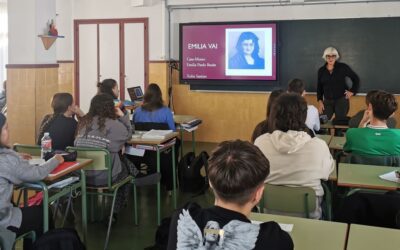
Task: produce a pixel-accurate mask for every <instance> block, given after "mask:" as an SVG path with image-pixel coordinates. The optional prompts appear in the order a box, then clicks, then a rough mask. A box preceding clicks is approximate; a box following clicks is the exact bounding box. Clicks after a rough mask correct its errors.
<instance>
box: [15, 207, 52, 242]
mask: <svg viewBox="0 0 400 250" xmlns="http://www.w3.org/2000/svg"><path fill="white" fill-rule="evenodd" d="M21 211H22V222H21V226H20V227H19V228H16V227H13V226H9V227H8V228H7V229H8V230H10V231H13V232H14V233H16V235H17V237H18V236H20V235H23V234H25V233H27V232H29V231H35V233H36V239H39V238H40V236H42V234H43V205H40V206H31V207H22V208H21ZM52 228H54V224H53V216H52V214H51V211H50V210H49V229H52ZM31 249H33V243H32V240H31V239H24V250H31Z"/></svg>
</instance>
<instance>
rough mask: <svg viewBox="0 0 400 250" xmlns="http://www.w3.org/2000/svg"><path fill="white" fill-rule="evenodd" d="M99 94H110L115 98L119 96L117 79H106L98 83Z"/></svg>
mask: <svg viewBox="0 0 400 250" xmlns="http://www.w3.org/2000/svg"><path fill="white" fill-rule="evenodd" d="M97 94H109V95H111V96H112V97H113V98H114V99H118V97H119V88H118V84H117V81H115V80H114V79H111V78H110V79H104V80H103V81H101V82H99V83H98V84H97Z"/></svg>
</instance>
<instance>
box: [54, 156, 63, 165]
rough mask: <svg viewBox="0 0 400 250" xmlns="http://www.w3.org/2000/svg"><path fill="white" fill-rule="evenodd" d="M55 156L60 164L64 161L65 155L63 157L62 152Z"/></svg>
mask: <svg viewBox="0 0 400 250" xmlns="http://www.w3.org/2000/svg"><path fill="white" fill-rule="evenodd" d="M54 158H55V159H56V160H57V161H58V162H59V164H61V163H63V162H64V157H62V155H60V154H56V155H54Z"/></svg>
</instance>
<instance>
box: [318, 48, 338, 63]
mask: <svg viewBox="0 0 400 250" xmlns="http://www.w3.org/2000/svg"><path fill="white" fill-rule="evenodd" d="M327 55H335V56H336V60H338V59H339V58H340V56H339V52H338V51H337V49H335V48H334V47H328V48H326V49H325V50H324V54H323V55H322V59H324V60H325V61H326V56H327Z"/></svg>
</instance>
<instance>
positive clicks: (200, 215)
mask: <svg viewBox="0 0 400 250" xmlns="http://www.w3.org/2000/svg"><path fill="white" fill-rule="evenodd" d="M186 209H188V210H189V214H190V216H191V217H192V219H193V220H194V221H195V223H196V224H197V226H198V227H199V229H200V230H201V232H202V233H203V229H204V228H205V227H206V225H207V224H208V223H209V222H210V221H214V222H217V223H218V224H219V228H221V229H222V228H223V227H224V226H225V225H227V224H228V223H229V222H231V221H232V220H237V221H241V222H245V223H251V222H250V220H249V219H247V218H246V216H244V215H243V214H241V213H238V212H235V211H232V210H228V209H225V208H222V207H218V206H213V207H211V208H205V209H202V208H201V207H200V206H199V205H197V204H195V203H194V204H193V203H192V204H190V205H189V206H187V207H186ZM181 214H182V210H178V212H175V213H174V214H173V216H172V219H171V225H170V230H169V241H168V248H167V249H168V250H172V249H173V250H175V249H177V239H178V229H177V228H178V218H179V215H181ZM209 228H210V227H209ZM189 231H190V230H189ZM181 233H183V234H186V235H188V232H181ZM242 234H243V233H242ZM225 235H227V234H226V232H225ZM203 237H204V235H203ZM250 237H251V236H250V235H245V238H250ZM225 240H227V239H225ZM205 244H206V243H205ZM248 249H249V248H248ZM253 249H268V250H286V249H293V241H292V239H291V238H290V236H289V234H288V233H286V232H285V231H283V230H282V229H281V228H280V226H279V225H278V224H277V223H276V222H273V221H270V222H264V223H262V224H260V229H259V232H258V236H257V240H256V242H255V248H253Z"/></svg>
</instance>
